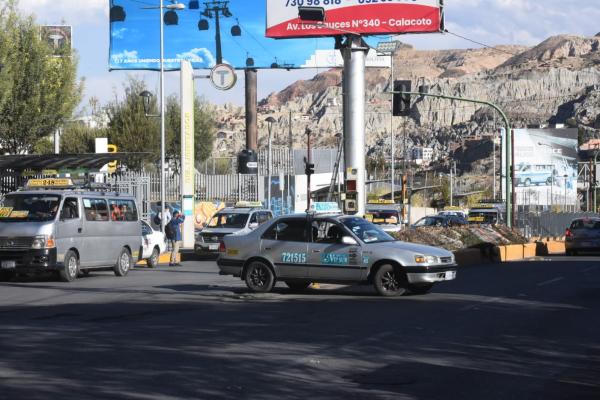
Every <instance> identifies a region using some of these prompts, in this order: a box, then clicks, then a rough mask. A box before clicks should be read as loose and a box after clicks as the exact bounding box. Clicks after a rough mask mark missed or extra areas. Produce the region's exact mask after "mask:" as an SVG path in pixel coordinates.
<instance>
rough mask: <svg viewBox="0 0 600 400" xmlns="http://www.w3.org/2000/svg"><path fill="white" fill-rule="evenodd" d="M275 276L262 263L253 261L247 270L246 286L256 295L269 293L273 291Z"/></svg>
mask: <svg viewBox="0 0 600 400" xmlns="http://www.w3.org/2000/svg"><path fill="white" fill-rule="evenodd" d="M274 284H275V275H274V274H273V271H271V268H269V266H268V265H266V264H265V263H264V262H262V261H253V262H252V263H250V265H248V268H247V270H246V286H248V289H250V290H252V291H253V292H256V293H267V292H270V291H271V289H273V285H274Z"/></svg>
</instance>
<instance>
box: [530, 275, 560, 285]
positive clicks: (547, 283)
mask: <svg viewBox="0 0 600 400" xmlns="http://www.w3.org/2000/svg"><path fill="white" fill-rule="evenodd" d="M563 279H565V278H564V277H562V276H559V277H558V278H554V279H550V280H549V281H544V282H540V283H538V284H537V285H538V286H546V285H550V284H551V283H555V282H559V281H562V280H563Z"/></svg>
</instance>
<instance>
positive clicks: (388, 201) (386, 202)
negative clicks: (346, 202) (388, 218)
mask: <svg viewBox="0 0 600 400" xmlns="http://www.w3.org/2000/svg"><path fill="white" fill-rule="evenodd" d="M367 204H396V203H394V200H384V199H379V200H369V202H368V203H367Z"/></svg>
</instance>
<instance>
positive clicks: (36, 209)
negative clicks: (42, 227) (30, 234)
mask: <svg viewBox="0 0 600 400" xmlns="http://www.w3.org/2000/svg"><path fill="white" fill-rule="evenodd" d="M60 198H61V197H60V196H59V195H52V194H9V195H7V196H6V197H5V198H4V200H3V201H2V204H1V205H0V207H1V208H0V221H4V222H21V221H30V222H31V221H52V220H53V219H54V218H55V217H56V212H57V210H58V205H59V204H60Z"/></svg>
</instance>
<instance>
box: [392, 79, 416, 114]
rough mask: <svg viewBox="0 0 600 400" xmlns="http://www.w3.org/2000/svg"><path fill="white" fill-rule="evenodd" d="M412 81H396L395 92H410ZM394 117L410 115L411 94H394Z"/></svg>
mask: <svg viewBox="0 0 600 400" xmlns="http://www.w3.org/2000/svg"><path fill="white" fill-rule="evenodd" d="M411 87H412V82H411V81H394V92H410V89H411ZM392 101H393V105H394V107H393V112H392V115H393V116H394V117H407V116H409V115H410V94H401V93H394V95H393V100H392Z"/></svg>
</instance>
